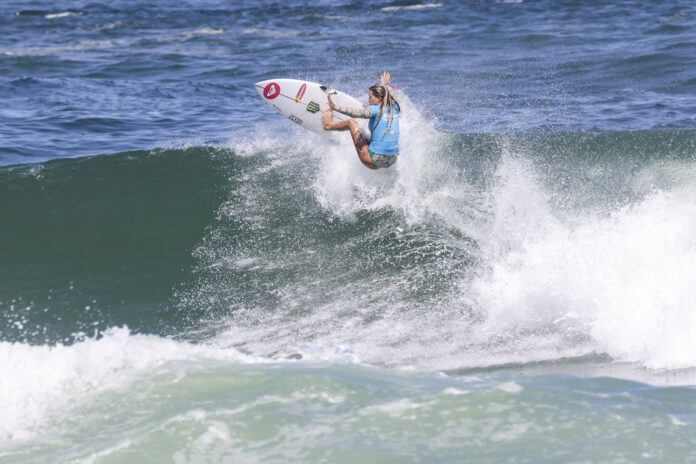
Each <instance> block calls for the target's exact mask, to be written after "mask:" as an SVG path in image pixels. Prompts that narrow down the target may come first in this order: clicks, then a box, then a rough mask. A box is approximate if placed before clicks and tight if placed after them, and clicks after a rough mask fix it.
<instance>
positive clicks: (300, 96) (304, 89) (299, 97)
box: [295, 84, 307, 103]
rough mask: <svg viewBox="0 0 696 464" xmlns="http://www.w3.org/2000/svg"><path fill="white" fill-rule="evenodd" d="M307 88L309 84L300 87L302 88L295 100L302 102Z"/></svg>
mask: <svg viewBox="0 0 696 464" xmlns="http://www.w3.org/2000/svg"><path fill="white" fill-rule="evenodd" d="M306 90H307V84H302V86H301V87H300V90H298V91H297V96H296V97H295V101H296V102H297V103H300V102H301V101H302V97H304V93H305V91H306Z"/></svg>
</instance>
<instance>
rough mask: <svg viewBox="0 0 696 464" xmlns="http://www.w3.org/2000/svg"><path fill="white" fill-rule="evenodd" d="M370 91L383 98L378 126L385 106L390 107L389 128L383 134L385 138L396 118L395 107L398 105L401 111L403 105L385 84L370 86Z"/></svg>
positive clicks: (397, 107)
mask: <svg viewBox="0 0 696 464" xmlns="http://www.w3.org/2000/svg"><path fill="white" fill-rule="evenodd" d="M370 91H371V92H372V95H374V96H375V97H377V98H379V99H381V100H382V104H381V105H380V107H379V116H378V117H377V123H376V124H375V127H377V124H379V121H380V120H381V119H382V115H383V114H384V108H385V107H387V106H388V107H389V124H387V130H385V131H384V134H382V138H384V136H385V135H387V132H389V128H390V127H391V124H392V121H393V120H394V107H395V106H396V110H397V111H398V112H401V106H400V105H399V102H398V101H396V98H394V96H393V95H392V94H391V91H390V90H389V87H388V86H387V85H385V84H375V85H373V86H372V87H370Z"/></svg>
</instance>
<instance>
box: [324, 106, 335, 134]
mask: <svg viewBox="0 0 696 464" xmlns="http://www.w3.org/2000/svg"><path fill="white" fill-rule="evenodd" d="M321 120H322V121H323V122H324V130H331V126H332V125H333V112H332V111H331V108H327V109H326V110H325V111H324V112H323V113H322V114H321Z"/></svg>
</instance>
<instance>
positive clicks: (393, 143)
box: [368, 105, 399, 155]
mask: <svg viewBox="0 0 696 464" xmlns="http://www.w3.org/2000/svg"><path fill="white" fill-rule="evenodd" d="M379 107H380V105H370V106H368V108H369V109H370V111H371V112H372V116H371V117H370V123H369V128H370V132H372V139H371V140H370V147H369V150H370V151H371V152H372V153H379V154H380V155H395V154H397V153H399V110H398V109H397V108H396V106H394V107H392V108H393V110H394V112H393V116H391V115H390V114H389V107H385V108H384V114H382V117H381V118H380V117H379ZM378 119H379V122H377V120H378ZM390 119H391V126H390V125H389V120H390ZM387 126H389V131H388V132H387Z"/></svg>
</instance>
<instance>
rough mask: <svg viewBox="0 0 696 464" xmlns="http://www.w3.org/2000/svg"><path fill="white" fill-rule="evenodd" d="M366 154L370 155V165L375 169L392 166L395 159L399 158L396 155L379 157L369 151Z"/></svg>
mask: <svg viewBox="0 0 696 464" xmlns="http://www.w3.org/2000/svg"><path fill="white" fill-rule="evenodd" d="M368 153H369V154H370V159H371V160H372V164H374V165H375V167H376V168H377V169H380V168H388V167H390V166H392V165H393V164H394V163H396V159H397V158H398V157H399V154H398V153H397V154H396V155H379V154H377V153H372V152H371V151H368Z"/></svg>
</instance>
